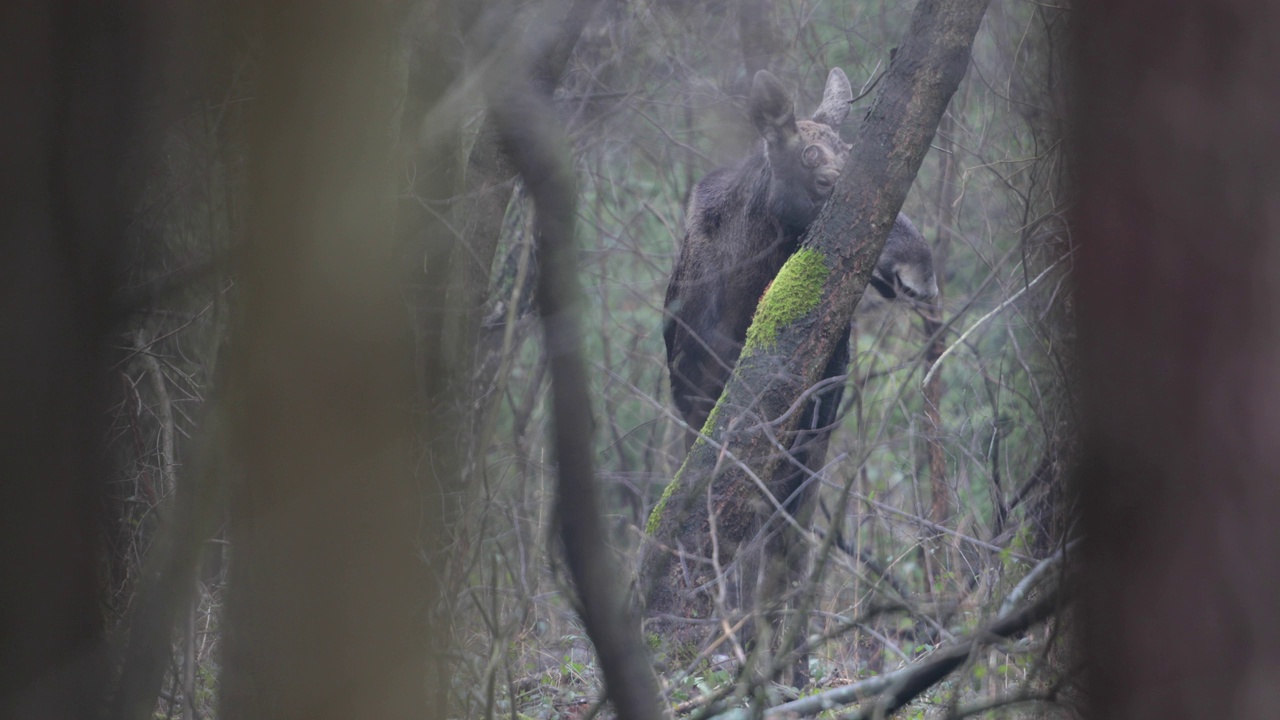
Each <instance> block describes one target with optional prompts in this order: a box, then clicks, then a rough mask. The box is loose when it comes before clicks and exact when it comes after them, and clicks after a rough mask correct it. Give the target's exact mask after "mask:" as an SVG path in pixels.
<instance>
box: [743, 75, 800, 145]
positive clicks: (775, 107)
mask: <svg viewBox="0 0 1280 720" xmlns="http://www.w3.org/2000/svg"><path fill="white" fill-rule="evenodd" d="M750 109H751V122H752V123H754V124H755V126H756V130H758V131H759V132H760V135H761V136H762V137H764V139H765V140H766V141H768V143H769V144H770V145H786V144H787V143H789V142H790V141H791V139H792V138H794V137H795V136H796V135H797V134H798V133H799V131H798V130H796V111H795V104H794V103H792V102H791V96H790V95H788V94H787V89H786V88H784V87H783V86H782V81H780V80H778V78H776V77H774V76H773V73H771V72H769V71H768V70H761V71H760V72H758V73H756V77H755V80H753V81H752V83H751V106H750Z"/></svg>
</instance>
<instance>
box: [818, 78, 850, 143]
mask: <svg viewBox="0 0 1280 720" xmlns="http://www.w3.org/2000/svg"><path fill="white" fill-rule="evenodd" d="M851 102H853V88H852V87H850V86H849V78H848V76H846V75H845V74H844V71H843V70H841V69H840V68H838V67H836V68H831V72H830V73H828V74H827V89H826V90H823V91H822V104H821V105H819V106H818V109H817V110H816V111H814V113H813V121H814V122H819V123H822V124H823V125H830V126H831V127H833V128H838V127H840V123H842V122H844V119H845V118H846V117H848V115H849V103H851Z"/></svg>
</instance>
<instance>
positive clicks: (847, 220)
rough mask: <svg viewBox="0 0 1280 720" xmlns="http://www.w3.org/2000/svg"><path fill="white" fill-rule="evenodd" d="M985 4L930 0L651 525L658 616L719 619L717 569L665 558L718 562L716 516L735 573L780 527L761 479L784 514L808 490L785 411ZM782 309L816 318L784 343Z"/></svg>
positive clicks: (888, 209) (856, 285) (793, 325)
mask: <svg viewBox="0 0 1280 720" xmlns="http://www.w3.org/2000/svg"><path fill="white" fill-rule="evenodd" d="M986 6H987V2H986V0H951V1H947V0H922V1H921V2H920V3H919V4H918V5H917V6H916V10H915V14H914V16H913V18H912V22H911V28H910V30H909V31H908V34H907V36H906V38H905V39H904V42H903V45H902V47H901V48H899V49H898V51H897V53H896V56H895V57H894V60H893V62H892V63H891V65H890V68H889V71H888V73H887V74H886V76H885V78H884V80H883V82H882V85H881V90H880V92H879V93H878V94H877V96H876V99H875V101H874V102H873V104H872V106H871V108H870V110H869V111H868V113H867V117H866V119H865V120H864V122H863V123H862V125H861V127H860V128H859V129H858V132H857V135H856V137H855V139H854V142H853V149H852V151H851V153H850V161H849V164H848V165H846V167H845V171H844V173H843V174H842V175H841V177H840V179H839V181H838V182H837V184H836V187H835V190H834V192H833V194H832V198H831V200H830V201H829V202H828V203H827V204H826V206H825V207H824V208H823V210H822V212H821V213H820V214H819V216H818V218H817V219H816V220H815V221H814V223H813V225H812V226H811V227H810V229H809V232H808V235H807V237H806V239H805V241H804V243H803V247H802V249H801V250H800V251H799V252H797V253H796V255H795V256H793V257H792V258H791V260H790V261H788V263H787V265H786V266H785V267H784V268H783V270H782V271H781V272H780V273H779V276H778V279H777V280H775V281H774V284H773V286H772V287H771V288H770V290H769V291H768V292H767V293H766V294H765V297H764V298H763V299H762V301H761V305H760V308H759V309H758V310H757V313H756V320H755V321H754V323H753V325H752V330H751V331H750V332H749V333H748V336H747V346H746V348H745V349H744V350H743V353H742V357H741V358H740V360H739V362H738V366H737V368H736V369H735V371H734V374H733V377H732V378H731V379H730V381H729V383H728V385H727V387H726V388H725V391H724V394H723V395H722V396H721V398H720V401H719V402H718V403H717V406H716V409H715V411H713V413H712V415H711V419H710V420H709V421H708V423H707V427H706V428H704V433H706V434H707V435H708V436H709V438H710V440H709V441H708V440H706V439H699V440H698V441H697V442H696V443H695V444H694V446H693V448H692V449H691V450H690V453H689V456H688V457H687V458H686V460H685V464H684V466H683V467H682V468H681V470H680V472H679V473H678V474H677V476H676V478H675V480H674V481H673V482H672V484H671V485H670V486H669V487H668V489H667V492H666V493H664V496H663V499H662V500H661V501H660V502H659V505H658V507H657V508H655V510H654V514H653V516H652V517H651V519H650V524H649V530H650V533H651V535H652V536H653V540H655V541H656V543H655V544H654V545H651V547H650V548H649V549H648V550H647V551H646V554H645V557H644V558H643V560H642V567H641V578H642V582H644V583H645V584H646V586H647V588H646V592H645V600H646V609H647V611H648V613H649V614H650V615H651V616H652V615H664V614H676V615H685V616H689V617H707V616H708V615H709V613H710V600H709V599H708V598H707V596H706V594H705V593H691V592H690V589H691V588H697V587H699V586H702V585H704V584H706V583H707V582H709V581H710V580H711V579H712V578H713V577H714V573H713V572H712V567H713V566H712V565H711V564H710V563H705V562H699V561H698V560H696V559H692V560H690V561H688V562H683V563H681V562H673V559H674V557H675V556H674V554H673V553H671V552H669V551H668V549H677V548H678V549H682V550H683V551H684V552H687V553H692V554H693V555H695V556H697V557H700V558H710V557H711V556H712V542H711V524H710V518H711V514H712V513H714V516H715V526H716V531H717V535H718V538H717V546H718V547H717V548H716V549H717V551H718V555H719V563H720V565H721V566H722V567H723V566H724V565H726V564H727V563H728V562H729V561H730V560H731V559H732V557H733V555H734V553H735V552H736V551H737V546H738V545H739V544H741V543H743V542H746V541H748V540H750V539H751V538H752V537H753V535H754V534H755V533H756V532H757V531H758V529H759V528H760V527H761V525H762V522H761V521H762V518H763V517H768V516H769V515H770V514H774V515H775V517H776V512H775V509H776V506H775V504H774V502H773V501H771V500H770V499H769V498H767V497H766V496H764V495H763V494H762V493H761V491H760V489H759V487H758V486H757V481H756V479H753V478H752V474H754V475H755V477H756V478H758V479H759V482H760V483H763V484H764V485H765V486H766V487H768V489H769V491H770V492H771V494H772V495H773V497H774V498H775V499H776V501H777V502H779V503H781V502H785V501H786V499H787V498H788V497H790V496H791V495H792V494H793V493H794V492H796V491H797V490H798V488H797V487H785V488H784V487H778V486H777V484H776V483H774V482H772V478H773V477H774V476H775V473H776V472H777V470H778V468H779V467H780V465H781V463H783V462H786V459H785V457H786V456H785V451H784V448H785V447H786V439H787V438H788V437H789V433H790V432H792V431H793V430H794V428H795V427H796V424H797V421H798V419H799V418H798V416H799V413H798V412H791V413H789V414H788V410H789V408H791V407H792V406H793V404H796V403H797V399H798V398H800V397H801V395H802V394H803V392H804V391H805V390H806V389H807V388H809V387H811V386H812V385H813V384H814V383H815V382H817V381H818V380H819V379H820V378H821V377H822V373H823V371H824V370H825V369H826V367H827V365H828V361H829V359H830V358H831V357H832V355H833V353H834V351H835V349H836V344H837V342H838V341H840V340H841V339H843V338H844V337H846V334H845V333H846V330H847V328H848V327H849V323H850V321H851V319H852V315H853V309H854V307H855V306H856V305H857V303H858V300H859V299H860V298H861V296H862V292H863V290H864V289H865V288H866V284H867V279H868V277H869V276H870V274H871V271H872V268H873V267H874V265H875V262H876V259H877V258H878V257H879V254H880V251H881V250H882V248H883V246H884V241H885V238H886V237H887V236H888V233H889V230H890V228H891V227H892V225H893V221H894V218H895V217H896V215H897V213H898V210H899V208H900V207H901V205H902V202H903V200H904V199H905V198H906V195H907V191H908V189H909V188H910V186H911V183H912V182H913V180H914V178H915V175H916V172H917V171H918V169H919V167H920V164H921V162H922V160H923V158H924V155H925V153H926V151H927V150H928V148H929V140H930V139H931V138H932V137H933V134H934V131H935V130H936V128H937V126H938V121H939V119H940V118H941V116H942V113H943V111H944V110H945V108H946V106H947V103H948V102H949V101H950V99H951V96H952V94H953V93H954V92H955V90H956V87H957V86H958V84H959V82H960V79H961V77H963V75H964V73H965V70H966V68H967V65H968V59H969V54H970V49H971V47H972V44H973V38H974V35H975V33H976V32H977V29H978V26H979V24H980V23H981V21H982V16H983V13H984V12H985V10H986ZM774 300H777V301H781V303H780V304H785V305H787V306H790V307H791V308H796V307H800V308H807V309H806V310H804V311H803V312H800V313H794V312H792V313H784V314H783V315H782V318H783V321H782V322H779V323H777V325H776V332H773V331H772V329H768V328H765V327H763V326H762V323H761V322H760V321H761V319H762V317H765V318H768V317H770V316H772V317H773V318H774V319H777V318H778V317H779V315H778V314H777V313H776V311H775V310H774V309H772V308H771V301H774ZM788 315H790V316H788ZM747 468H749V469H750V472H748V471H747ZM713 476H714V477H713ZM709 486H710V489H709V490H708V488H709ZM708 493H709V494H708ZM708 498H710V499H708ZM708 505H710V508H708ZM762 511H763V512H762ZM684 568H689V569H690V575H689V577H686V576H685V572H684Z"/></svg>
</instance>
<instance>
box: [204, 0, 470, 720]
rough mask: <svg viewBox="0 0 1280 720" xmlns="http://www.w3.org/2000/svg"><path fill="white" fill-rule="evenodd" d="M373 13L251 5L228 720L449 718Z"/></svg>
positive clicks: (388, 88) (364, 6)
mask: <svg viewBox="0 0 1280 720" xmlns="http://www.w3.org/2000/svg"><path fill="white" fill-rule="evenodd" d="M389 9H390V8H388V7H387V6H384V5H382V4H378V3H362V2H346V1H344V0H334V1H324V2H273V3H268V4H265V5H263V6H259V8H258V10H257V12H259V13H260V21H261V23H262V25H261V27H262V31H261V32H262V55H261V60H260V66H259V72H260V76H259V82H258V86H257V92H256V93H255V95H256V99H255V103H256V107H255V114H254V116H253V119H252V123H251V126H250V129H249V131H250V137H249V141H250V151H251V155H250V158H251V163H250V167H249V192H248V197H249V198H251V207H250V213H249V217H248V237H247V238H246V241H245V242H244V244H243V246H242V247H241V248H238V251H237V253H236V254H235V257H234V260H235V262H236V263H237V270H238V275H237V277H238V278H239V280H240V291H241V293H242V295H241V299H242V305H241V307H240V308H239V311H240V312H239V316H238V318H237V321H238V322H237V324H236V326H235V327H234V328H233V332H234V333H235V335H234V338H235V339H234V342H233V345H232V350H231V358H230V360H229V363H230V364H229V368H228V372H229V377H228V388H227V393H226V396H225V398H226V407H227V419H228V424H227V428H228V433H229V436H230V441H231V449H232V452H233V453H234V456H235V460H236V461H237V462H238V463H239V465H240V467H241V473H240V477H238V478H236V480H237V481H236V482H234V483H233V484H232V486H231V488H230V508H231V524H230V532H229V536H230V542H231V549H232V562H231V567H230V574H229V582H228V586H229V587H228V595H227V601H226V603H227V604H226V614H225V637H224V641H223V642H224V644H223V651H222V664H223V674H222V678H221V687H220V692H221V698H220V712H221V714H222V715H223V716H225V717H229V718H230V717H234V718H245V719H246V720H252V719H253V718H320V719H323V718H333V719H335V720H336V719H337V718H352V717H367V718H407V717H415V718H417V717H422V718H429V717H436V716H439V715H442V714H443V708H442V707H440V706H435V707H430V706H429V705H428V703H427V693H426V689H425V686H426V681H427V680H426V678H427V676H428V663H427V656H428V648H429V639H428V637H427V635H428V632H427V626H426V619H425V617H424V616H425V614H426V608H429V607H432V606H434V604H435V601H436V599H435V597H434V591H433V588H432V586H431V583H430V578H429V576H428V574H427V567H426V564H425V563H424V561H423V559H422V554H423V549H422V537H421V535H427V534H429V533H428V532H427V531H428V530H430V529H431V528H432V527H434V526H436V525H438V523H439V506H438V504H436V502H437V497H438V496H437V495H436V494H434V493H431V492H422V491H420V489H419V488H418V487H417V486H416V485H415V483H414V481H413V475H412V472H411V470H410V468H409V440H410V417H409V411H408V408H409V403H410V398H411V397H412V393H411V388H412V368H411V366H410V363H409V360H408V358H409V357H410V350H409V347H408V346H407V343H406V332H405V329H406V328H407V327H408V322H409V321H408V317H407V315H406V313H405V307H404V303H403V301H402V298H401V295H400V285H399V283H398V280H399V271H398V270H397V264H396V252H395V249H396V245H395V240H394V233H393V228H392V223H391V219H392V217H393V213H392V211H393V208H394V198H395V182H394V180H395V176H396V170H395V166H394V163H393V162H392V156H391V148H392V139H393V132H392V109H393V100H394V97H395V94H396V88H395V87H394V83H393V79H394V73H393V72H392V62H393V58H394V57H395V51H396V36H395V33H394V28H395V23H394V18H392V17H389ZM439 170H440V168H424V169H423V171H424V172H435V171H439ZM442 471H445V469H442ZM432 550H433V549H432V548H427V553H428V554H430V553H431V551H432Z"/></svg>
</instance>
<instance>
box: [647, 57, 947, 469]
mask: <svg viewBox="0 0 1280 720" xmlns="http://www.w3.org/2000/svg"><path fill="white" fill-rule="evenodd" d="M852 99H853V92H852V89H851V88H850V86H849V79H848V78H847V77H845V74H844V71H842V70H840V69H839V68H834V69H832V70H831V72H830V74H829V75H828V76H827V86H826V90H825V91H824V92H823V96H822V103H821V105H820V106H819V107H818V109H817V111H816V112H814V114H813V116H812V118H811V119H810V120H796V119H795V110H794V104H793V102H792V100H791V97H790V95H789V94H788V93H787V91H786V89H785V88H784V87H783V86H782V83H781V82H780V81H779V80H778V79H777V78H776V77H774V76H773V75H772V74H770V73H769V72H767V71H763V70H762V71H760V72H758V73H756V76H755V79H754V82H753V83H752V88H751V98H750V106H749V107H750V117H751V121H752V123H753V124H754V125H755V127H756V130H757V131H758V132H759V133H760V136H761V138H762V142H761V143H760V146H759V148H758V149H757V150H756V151H755V152H753V153H751V154H750V155H748V156H747V157H746V158H744V159H742V160H741V161H739V162H738V163H737V164H735V165H733V166H730V167H723V168H719V169H717V170H714V171H712V172H711V173H709V174H708V175H707V176H706V177H704V178H703V179H702V180H701V181H699V182H698V183H697V184H696V185H695V186H694V188H693V190H692V192H691V193H690V196H689V203H688V208H687V210H686V213H685V235H684V242H683V243H682V245H681V247H680V255H679V259H678V261H677V262H676V267H675V270H674V271H673V273H672V275H671V282H670V284H669V285H668V286H667V296H666V302H665V314H666V323H665V327H664V332H663V335H664V338H665V340H666V345H667V367H668V369H669V370H670V373H671V389H672V395H673V396H674V399H675V403H676V406H677V408H678V409H679V411H680V414H681V416H682V417H683V419H684V421H685V422H686V423H687V424H688V425H689V427H690V428H691V429H692V430H695V431H696V430H698V429H700V428H702V426H703V424H704V423H705V422H706V419H707V416H708V415H709V413H710V412H711V408H712V407H714V405H715V403H716V400H717V399H718V398H719V397H720V393H721V391H722V390H723V389H724V385H725V383H726V382H727V380H728V378H729V375H730V373H731V372H732V369H733V366H734V364H735V363H736V362H737V360H738V355H739V353H740V352H741V350H742V344H743V341H744V339H745V338H746V334H747V328H748V326H749V325H750V324H751V318H752V315H753V314H754V312H755V309H756V304H757V302H758V301H759V299H760V296H761V295H762V294H763V293H764V291H765V288H766V287H768V285H769V283H770V282H772V281H773V279H774V277H775V276H776V275H777V274H778V270H779V269H780V268H781V267H782V265H783V263H785V262H786V261H787V258H789V257H790V256H791V255H792V254H793V253H794V252H795V251H796V250H797V249H798V248H799V244H800V238H801V236H803V235H804V232H805V230H807V229H808V227H809V224H810V223H812V222H813V220H814V218H815V217H816V216H817V214H818V211H819V210H820V209H821V208H822V205H823V203H825V202H826V200H827V198H828V197H830V195H831V191H832V189H833V188H834V187H835V183H836V179H837V178H838V177H839V176H840V173H841V172H842V171H843V170H844V165H845V160H846V158H847V156H848V151H849V146H848V145H846V144H845V143H844V142H843V141H842V140H841V139H840V136H839V134H838V133H837V131H836V128H838V127H839V126H840V124H841V123H842V122H844V120H845V117H846V116H847V115H848V114H849V104H850V102H851V101H852ZM871 284H872V286H873V287H874V289H875V290H876V294H878V295H879V296H881V297H882V298H887V299H893V298H895V297H897V296H898V294H899V293H903V294H906V295H909V296H913V297H919V298H931V297H933V296H935V295H936V294H937V284H936V282H935V281H934V277H933V263H932V255H931V254H930V251H929V246H928V244H927V243H926V242H925V240H924V238H923V237H922V236H921V235H920V233H919V232H917V231H916V229H915V227H913V226H912V225H911V223H910V221H908V220H907V219H906V217H904V216H902V215H899V216H898V220H897V222H896V224H895V226H894V228H893V230H892V232H891V233H890V235H889V238H888V240H887V241H886V244H885V249H884V252H883V253H882V255H881V257H880V260H879V262H878V263H877V266H876V269H875V272H874V275H873V278H872V281H871ZM847 345H848V343H847V342H844V343H841V347H842V350H840V351H838V352H837V353H836V355H837V357H835V358H833V359H832V366H831V367H830V368H829V371H830V372H829V373H828V375H829V376H830V375H836V374H843V373H844V372H845V367H846V366H847V364H848V348H847ZM839 390H840V388H839V387H836V388H835V389H834V392H828V393H824V396H820V397H819V398H817V399H816V401H817V402H818V403H821V404H823V405H825V407H824V408H821V409H820V410H819V411H818V412H816V413H815V412H813V411H812V410H809V411H806V415H807V416H809V417H807V418H806V420H805V425H806V426H807V427H808V429H816V428H821V427H825V426H826V425H828V424H830V422H832V421H833V420H834V409H835V408H834V405H836V404H838V402H839V394H840V392H839ZM694 439H695V435H694V434H693V433H692V432H690V433H688V434H687V443H688V444H691V443H692V442H693V440H694Z"/></svg>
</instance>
